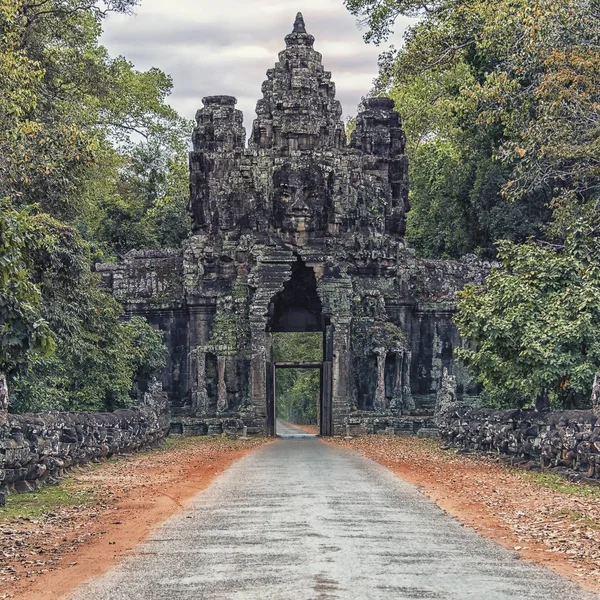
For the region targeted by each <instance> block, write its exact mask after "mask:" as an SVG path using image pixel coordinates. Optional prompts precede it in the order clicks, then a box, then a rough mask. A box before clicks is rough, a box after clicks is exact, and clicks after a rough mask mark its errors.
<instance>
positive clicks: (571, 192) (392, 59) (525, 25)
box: [346, 0, 600, 255]
mask: <svg viewBox="0 0 600 600" xmlns="http://www.w3.org/2000/svg"><path fill="white" fill-rule="evenodd" d="M346 4H347V6H348V8H349V9H350V10H351V11H352V12H353V13H354V14H356V15H360V16H361V17H363V18H364V19H365V20H366V22H367V23H368V25H369V30H368V32H367V34H366V38H367V39H368V40H371V41H375V42H380V41H382V40H383V39H385V37H386V36H387V35H388V34H389V33H390V31H391V29H392V28H393V24H394V21H395V19H396V18H397V17H398V16H400V15H405V16H417V17H420V20H419V21H418V22H417V23H416V24H415V25H413V26H412V27H411V28H410V29H409V30H408V33H407V35H406V43H405V46H404V47H403V48H402V49H401V50H400V51H398V52H396V53H391V54H388V55H385V56H384V57H383V60H382V76H381V78H380V81H379V90H380V91H381V90H386V91H387V92H388V93H389V94H390V95H391V96H392V97H394V98H396V99H397V101H398V105H399V108H400V110H401V111H402V112H403V113H404V116H405V123H406V127H407V131H408V136H409V141H410V142H411V143H412V144H413V146H414V145H419V148H420V152H418V153H415V155H414V157H413V164H412V167H411V171H412V175H413V178H414V179H416V180H418V179H419V178H423V177H426V176H427V169H429V168H431V166H432V161H434V160H436V158H437V160H439V144H440V143H443V144H445V145H446V146H450V147H451V148H452V150H453V152H452V153H450V155H448V154H446V156H450V157H451V161H453V162H455V163H456V161H457V160H458V161H459V163H460V164H455V166H457V167H458V169H457V170H458V172H459V173H460V174H461V175H463V177H464V185H465V187H464V188H463V187H460V186H459V187H460V189H459V190H458V191H457V188H456V184H457V182H456V177H452V178H449V179H446V178H445V177H444V176H443V175H442V176H441V177H438V179H437V180H436V184H437V186H438V189H439V190H441V191H440V192H439V193H440V195H445V196H446V198H447V200H446V204H448V205H449V206H451V207H452V210H451V212H458V213H459V214H466V215H467V217H466V219H467V221H468V223H469V227H468V228H467V229H463V228H462V226H461V225H460V222H459V225H457V227H458V230H459V233H460V235H459V238H466V239H467V241H468V243H467V245H468V246H470V247H471V248H472V249H474V250H479V251H480V252H482V253H483V254H486V253H487V254H489V253H490V250H491V249H493V244H494V241H495V240H497V239H512V240H514V241H524V239H525V238H526V237H527V236H528V235H535V236H538V237H539V236H540V235H544V229H543V227H542V226H543V224H544V223H547V222H548V221H549V219H550V210H549V209H550V208H551V209H553V210H554V216H555V218H556V217H557V215H558V213H557V211H558V209H560V210H561V211H563V212H564V211H565V210H566V212H567V213H569V214H570V212H571V211H573V210H579V209H580V208H581V206H582V205H587V202H588V200H590V198H591V197H592V196H594V197H597V176H598V173H597V166H598V165H597V156H598V152H597V150H598V127H597V123H598V105H597V100H596V98H597V94H598V87H597V86H598V80H599V78H598V73H597V69H598V64H599V60H598V58H599V57H598V38H599V35H600V33H599V28H598V27H597V21H598V1H597V0H567V1H566V2H558V0H536V1H534V2H530V1H525V0H518V1H516V2H514V1H512V0H500V1H499V2H490V1H489V0H476V1H474V2H464V1H462V0H347V1H346ZM457 157H458V158H457ZM421 161H424V163H423V164H422V163H421ZM440 166H441V167H442V168H441V172H442V174H443V173H444V172H445V171H448V170H452V162H450V163H448V162H444V163H443V164H441V165H440ZM428 200H429V199H428V197H427V195H426V194H424V193H422V192H421V189H420V188H418V187H417V188H416V189H415V190H414V193H413V198H412V203H411V204H412V206H413V207H414V212H413V215H412V217H409V226H408V227H409V229H408V231H409V236H411V237H413V238H414V239H415V241H416V242H417V245H418V246H420V249H421V250H423V251H424V252H425V253H427V254H445V255H449V254H451V252H449V251H448V247H449V246H451V244H452V243H451V242H450V241H449V240H451V239H452V238H453V237H454V238H455V237H456V233H455V232H454V233H453V232H452V231H451V232H450V233H449V234H448V235H446V238H445V239H444V240H443V241H444V246H443V247H442V249H441V250H440V244H439V241H438V242H436V244H437V245H436V244H433V245H431V244H429V245H428V243H427V239H428V233H427V229H426V222H427V221H428V220H431V219H429V217H433V218H434V219H435V216H436V215H435V212H434V213H432V212H431V211H430V210H429V206H428ZM565 204H566V205H567V208H566V209H565ZM577 207H579V208H577ZM434 208H435V206H434ZM507 216H508V218H507ZM411 218H412V223H411ZM424 224H425V225H424ZM515 224H517V226H516V227H515ZM424 227H425V230H424ZM443 235H445V234H444V232H442V236H443ZM439 237H440V236H439V235H438V238H439ZM423 240H425V241H423ZM447 240H448V241H447Z"/></svg>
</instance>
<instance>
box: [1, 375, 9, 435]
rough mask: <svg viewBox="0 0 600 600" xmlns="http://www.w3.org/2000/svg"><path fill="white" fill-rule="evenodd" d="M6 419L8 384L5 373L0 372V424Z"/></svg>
mask: <svg viewBox="0 0 600 600" xmlns="http://www.w3.org/2000/svg"><path fill="white" fill-rule="evenodd" d="M6 421H8V384H7V383H6V375H5V374H4V373H0V425H1V424H2V423H6Z"/></svg>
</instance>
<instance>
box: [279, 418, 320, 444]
mask: <svg viewBox="0 0 600 600" xmlns="http://www.w3.org/2000/svg"><path fill="white" fill-rule="evenodd" d="M275 432H276V433H277V435H278V436H279V437H280V438H283V439H285V440H289V439H296V438H314V437H317V436H316V435H315V434H314V433H306V431H304V429H300V427H297V426H296V425H294V424H293V423H288V422H287V421H282V420H281V419H277V421H276V424H275Z"/></svg>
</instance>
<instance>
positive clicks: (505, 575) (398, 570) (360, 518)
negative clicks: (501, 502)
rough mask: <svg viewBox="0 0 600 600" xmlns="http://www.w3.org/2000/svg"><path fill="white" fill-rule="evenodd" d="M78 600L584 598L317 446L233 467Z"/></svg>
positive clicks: (376, 470) (277, 450)
mask: <svg viewBox="0 0 600 600" xmlns="http://www.w3.org/2000/svg"><path fill="white" fill-rule="evenodd" d="M72 598H73V600H90V599H92V598H93V599H94V600H142V599H143V600H167V599H169V600H192V599H193V600H200V599H204V598H206V599H211V600H213V599H215V600H221V599H244V600H247V599H253V600H254V599H257V600H263V599H274V600H279V599H281V600H309V599H314V600H326V599H327V600H334V599H343V600H361V599H368V600H377V599H380V598H385V599H394V600H397V599H417V598H419V599H423V598H426V599H432V598H433V599H443V600H465V599H467V598H469V599H477V600H509V599H510V600H525V599H526V600H533V599H539V600H542V599H543V600H584V599H585V600H589V599H592V598H595V599H598V597H597V596H595V595H591V594H586V593H584V592H583V591H582V590H581V589H579V588H578V587H577V586H576V585H575V584H573V583H571V582H569V581H567V580H565V579H562V578H560V577H559V576H557V575H555V574H553V573H551V572H549V571H546V570H545V569H542V568H539V567H535V566H533V565H532V564H530V563H526V562H523V561H521V560H518V559H517V558H516V556H515V555H514V554H513V553H511V552H509V551H507V550H504V549H502V548H500V547H499V546H497V545H495V544H494V543H492V542H490V541H488V540H485V539H483V538H481V537H479V536H478V535H477V534H476V533H475V532H473V531H472V530H470V529H467V528H465V527H462V526H461V525H460V524H459V523H458V522H457V521H455V520H453V519H452V518H450V517H448V516H447V515H446V514H445V513H443V512H442V511H441V510H440V509H439V508H437V507H436V506H435V504H433V503H432V502H431V501H430V500H428V499H426V498H425V497H424V496H423V495H421V494H420V493H419V492H418V491H417V490H416V489H415V488H414V487H412V486H410V485H408V484H405V483H404V482H402V481H401V480H400V479H398V478H397V477H396V476H395V475H393V474H392V473H391V472H390V471H388V470H386V469H385V468H383V467H381V466H379V465H377V464H375V463H372V462H370V461H368V460H366V459H364V458H362V457H360V456H358V455H356V454H353V453H350V452H347V451H344V450H339V449H336V448H333V447H330V446H327V445H325V444H323V443H322V442H320V441H319V440H317V439H297V440H280V441H278V442H276V443H274V444H270V445H268V446H265V447H263V448H261V449H259V450H258V451H257V452H254V453H253V454H251V455H249V456H247V457H246V458H244V459H243V460H241V461H239V462H238V463H236V464H234V465H233V466H232V467H231V468H230V469H228V470H227V471H226V472H225V473H224V474H223V475H222V476H221V477H219V478H218V479H217V480H216V481H215V482H213V484H212V485H211V486H210V487H209V488H207V490H206V491H205V492H204V493H201V494H199V495H198V496H197V497H196V498H195V499H194V501H193V504H192V506H191V507H190V508H189V509H188V510H186V511H185V512H182V513H180V514H178V515H176V516H175V517H174V518H172V519H170V520H169V521H167V522H166V524H164V525H163V526H161V527H160V528H158V529H157V530H156V531H155V532H154V534H153V536H152V538H151V539H150V540H149V541H148V542H146V543H144V544H142V545H141V546H140V547H138V550H137V552H136V554H135V555H133V556H132V557H131V558H129V559H127V560H126V561H125V562H123V563H122V564H121V565H120V566H118V567H117V568H115V569H113V570H112V571H111V572H109V573H108V574H106V575H105V576H103V577H101V578H99V579H97V580H95V581H93V582H91V583H89V584H87V585H84V586H83V587H81V588H80V589H79V590H78V591H77V592H76V593H75V594H74V596H72Z"/></svg>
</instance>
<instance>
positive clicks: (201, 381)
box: [192, 348, 208, 416]
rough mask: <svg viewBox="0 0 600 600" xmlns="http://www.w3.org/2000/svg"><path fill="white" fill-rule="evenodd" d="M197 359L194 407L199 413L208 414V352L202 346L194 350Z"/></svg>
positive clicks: (193, 394)
mask: <svg viewBox="0 0 600 600" xmlns="http://www.w3.org/2000/svg"><path fill="white" fill-rule="evenodd" d="M193 354H194V355H195V356H193V357H192V362H193V360H194V358H195V361H196V381H195V382H194V388H193V390H192V409H193V410H194V412H195V413H196V414H197V415H202V416H206V414H207V412H208V392H207V390H206V352H204V351H203V350H201V349H200V348H198V349H196V350H194V351H193Z"/></svg>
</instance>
